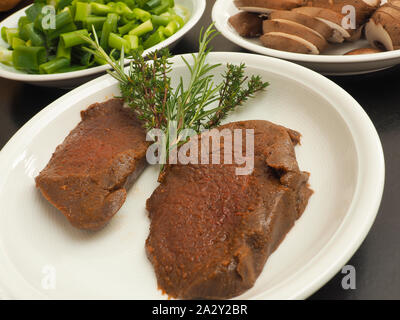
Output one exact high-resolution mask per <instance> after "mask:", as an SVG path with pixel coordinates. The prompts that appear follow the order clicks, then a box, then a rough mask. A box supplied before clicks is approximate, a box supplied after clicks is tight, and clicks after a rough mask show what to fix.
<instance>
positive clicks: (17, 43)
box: [11, 37, 25, 49]
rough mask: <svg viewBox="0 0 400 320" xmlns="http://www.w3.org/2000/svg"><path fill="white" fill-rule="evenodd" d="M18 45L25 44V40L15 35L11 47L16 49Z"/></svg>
mask: <svg viewBox="0 0 400 320" xmlns="http://www.w3.org/2000/svg"><path fill="white" fill-rule="evenodd" d="M18 46H25V41H24V40H22V39H20V38H17V37H14V38H13V39H12V45H11V47H12V48H13V49H15V48H16V47H18Z"/></svg>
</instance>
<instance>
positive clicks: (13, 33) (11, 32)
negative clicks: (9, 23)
mask: <svg viewBox="0 0 400 320" xmlns="http://www.w3.org/2000/svg"><path fill="white" fill-rule="evenodd" d="M5 36H6V41H7V43H8V44H9V45H11V44H12V39H13V38H14V37H18V36H19V32H18V29H17V28H6V29H5Z"/></svg>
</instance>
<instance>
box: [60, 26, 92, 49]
mask: <svg viewBox="0 0 400 320" xmlns="http://www.w3.org/2000/svg"><path fill="white" fill-rule="evenodd" d="M82 35H83V36H88V35H89V33H88V31H87V30H86V29H81V30H76V31H72V32H68V33H63V34H62V35H60V41H62V42H63V45H64V47H65V48H70V47H74V46H77V45H80V44H84V43H85V42H86V41H85V40H83V39H82V37H81V36H82Z"/></svg>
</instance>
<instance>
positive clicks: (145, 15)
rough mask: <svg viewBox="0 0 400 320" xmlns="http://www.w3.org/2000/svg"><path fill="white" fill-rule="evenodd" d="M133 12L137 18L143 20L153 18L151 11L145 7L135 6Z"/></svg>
mask: <svg viewBox="0 0 400 320" xmlns="http://www.w3.org/2000/svg"><path fill="white" fill-rule="evenodd" d="M132 12H133V14H134V15H135V17H136V19H138V20H141V21H143V22H144V21H147V20H150V19H151V13H150V12H148V11H145V10H143V9H140V8H135V9H133V10H132Z"/></svg>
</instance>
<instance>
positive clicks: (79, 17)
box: [75, 2, 91, 21]
mask: <svg viewBox="0 0 400 320" xmlns="http://www.w3.org/2000/svg"><path fill="white" fill-rule="evenodd" d="M90 10H91V6H90V3H86V2H77V3H76V10H75V21H85V20H86V18H87V17H88V16H89V15H90Z"/></svg>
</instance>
